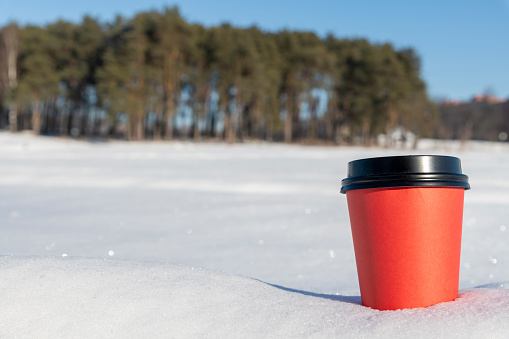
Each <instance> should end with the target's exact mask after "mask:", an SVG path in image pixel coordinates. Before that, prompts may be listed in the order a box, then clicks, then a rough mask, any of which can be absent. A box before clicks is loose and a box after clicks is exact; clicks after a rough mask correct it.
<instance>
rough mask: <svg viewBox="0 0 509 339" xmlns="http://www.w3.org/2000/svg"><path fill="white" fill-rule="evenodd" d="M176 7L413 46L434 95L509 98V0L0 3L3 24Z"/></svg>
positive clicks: (199, 15)
mask: <svg viewBox="0 0 509 339" xmlns="http://www.w3.org/2000/svg"><path fill="white" fill-rule="evenodd" d="M173 5H177V6H178V7H179V8H180V11H181V13H182V15H183V16H184V17H185V18H186V19H187V20H188V21H191V22H197V23H202V24H204V25H206V26H211V25H217V24H220V23H222V22H230V23H232V24H233V25H235V26H240V27H245V26H249V25H253V24H256V25H258V26H259V27H261V28H262V29H265V30H271V31H277V30H281V29H284V28H289V29H298V30H311V31H314V32H316V33H317V34H319V35H320V36H325V34H327V33H328V32H331V33H333V34H334V35H335V36H337V37H364V38H367V39H369V40H370V41H372V42H391V43H392V44H394V45H395V46H396V47H409V46H410V47H413V48H414V49H415V50H416V51H417V52H418V54H419V55H420V56H421V59H422V66H423V67H422V75H423V78H424V80H425V81H426V83H427V85H428V92H429V93H430V95H431V96H432V97H434V98H449V99H460V100H468V99H470V98H471V97H472V96H473V95H474V94H477V93H484V92H486V91H490V92H492V93H494V94H495V95H497V96H500V97H503V98H509V41H508V40H509V0H487V1H480V0H461V1H460V0H448V1H438V0H428V1H408V0H406V1H401V0H385V1H375V0H371V1H368V0H357V1H354V0H350V1H344V0H336V1H333V0H314V1H309V0H308V1H301V0H294V1H288V0H284V1H276V0H272V1H269V0H257V1H256V2H254V1H250V2H242V1H229V0H215V1H204V0H187V1H156V0H144V1H132V0H123V1H118V0H103V1H98V0H88V1H69V0H67V1H61V0H46V1H36V0H26V1H23V0H0V25H3V24H5V23H7V22H8V21H9V20H15V21H17V22H18V23H21V24H27V23H33V24H39V25H44V24H45V23H48V22H52V21H55V20H56V19H58V18H63V19H67V20H71V21H79V20H80V19H81V17H82V16H83V15H84V14H89V15H92V16H95V17H98V18H99V19H101V20H102V21H109V20H111V19H112V18H113V17H114V15H115V14H117V13H119V14H122V15H124V16H132V15H133V14H134V13H136V12H138V11H142V10H150V9H161V8H163V6H173Z"/></svg>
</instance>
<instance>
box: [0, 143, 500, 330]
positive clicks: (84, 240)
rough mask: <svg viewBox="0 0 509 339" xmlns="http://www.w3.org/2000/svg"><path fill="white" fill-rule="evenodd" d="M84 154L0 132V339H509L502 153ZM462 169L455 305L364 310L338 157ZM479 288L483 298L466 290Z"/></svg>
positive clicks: (92, 148) (135, 147)
mask: <svg viewBox="0 0 509 339" xmlns="http://www.w3.org/2000/svg"><path fill="white" fill-rule="evenodd" d="M420 148H421V149H420V150H418V151H403V150H384V149H375V148H372V149H367V148H357V147H342V148H332V147H330V148H328V147H301V146H286V145H270V144H248V145H234V146H227V145H223V144H193V143H179V142H174V143H123V142H108V143H88V142H78V141H72V140H64V139H56V138H34V137H32V136H30V135H28V134H18V135H11V134H9V133H0V230H1V232H0V254H3V255H4V257H2V259H1V260H0V270H1V272H2V273H1V275H0V300H2V307H1V308H0V337H17V336H20V337H34V336H36V337H70V336H75V337H118V336H127V337H140V336H141V335H143V334H145V335H146V334H152V335H156V336H160V337H166V336H170V337H187V336H211V337H221V336H230V337H239V336H240V337H242V336H247V337H281V336H287V337H295V336H310V335H315V336H319V337H322V336H341V337H372V336H374V335H380V336H383V337H394V336H396V337H409V336H412V337H414V336H421V337H430V336H439V337H449V336H450V335H456V336H462V337H464V336H486V337H507V336H508V335H509V322H508V321H507V319H508V314H509V293H508V291H507V286H508V285H509V283H506V282H507V281H509V246H507V243H508V241H509V218H508V217H509V177H507V173H508V170H509V146H507V145H505V144H493V143H471V144H467V145H460V144H458V143H453V142H451V143H437V142H435V141H430V140H425V141H423V142H422V143H421V144H420ZM408 153H419V154H447V155H455V156H458V157H460V158H461V160H462V164H463V171H464V172H465V173H466V174H467V175H469V177H470V183H471V186H472V190H470V191H467V192H466V201H465V213H464V231H463V243H462V246H463V247H462V257H461V273H460V288H461V289H462V291H461V293H460V294H461V295H460V298H459V299H458V300H456V301H454V302H451V303H444V304H440V305H436V306H432V307H429V308H426V309H419V310H403V311H394V312H379V311H375V310H371V309H368V308H365V307H363V306H360V305H359V303H360V298H359V291H358V285H357V277H356V270H355V259H354V254H353V246H352V239H351V235H350V228H349V227H350V226H349V221H348V213H347V208H346V199H345V196H344V195H341V194H339V188H340V181H341V179H343V178H344V177H345V175H346V164H347V162H348V161H350V160H354V159H358V158H364V157H371V156H384V155H398V154H408ZM479 286H484V287H485V288H474V287H479Z"/></svg>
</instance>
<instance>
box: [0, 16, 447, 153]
mask: <svg viewBox="0 0 509 339" xmlns="http://www.w3.org/2000/svg"><path fill="white" fill-rule="evenodd" d="M11 26H12V25H10V26H6V27H4V28H2V32H6V30H7V29H11V30H12V27H11ZM15 29H16V30H18V31H19V32H18V33H19V34H18V37H19V53H18V54H17V66H16V67H17V70H18V79H17V82H16V83H14V84H13V83H12V82H10V83H9V82H8V81H7V78H6V76H5V74H6V69H7V67H8V63H7V57H6V55H7V52H8V51H7V47H6V46H7V45H6V43H5V42H3V40H5V38H3V40H2V41H0V42H2V43H0V74H2V75H4V76H2V77H0V100H2V101H1V105H2V107H3V109H0V114H1V115H2V117H1V124H2V126H3V127H5V126H7V125H8V124H11V125H12V124H15V125H16V126H15V127H16V128H12V126H11V129H12V130H20V129H32V130H33V131H34V133H36V134H39V133H42V134H51V135H71V136H74V137H78V136H88V137H115V138H126V139H128V140H143V139H156V140H160V139H166V140H169V139H173V138H176V137H179V138H194V139H200V138H203V137H208V138H210V137H216V138H223V139H224V140H225V141H227V142H230V143H233V142H236V141H239V140H244V139H263V140H281V141H283V140H284V141H285V142H292V141H302V140H325V141H332V142H334V143H364V144H370V143H372V142H373V140H374V139H375V138H376V136H377V135H378V134H380V133H389V132H390V131H391V130H393V129H394V128H396V127H398V126H402V127H404V128H406V129H408V130H411V131H412V132H414V133H415V134H417V135H418V136H427V135H430V134H431V133H432V130H433V127H434V124H435V123H436V117H437V114H436V108H435V107H434V105H433V104H432V103H431V102H430V100H429V99H428V96H427V93H426V87H425V84H424V82H423V81H422V79H421V75H420V60H419V57H418V56H417V54H416V52H415V51H414V50H412V49H410V48H407V49H395V48H394V47H393V46H392V45H391V44H388V43H385V44H375V43H371V42H369V41H367V40H365V39H338V38H336V37H334V36H332V35H329V36H327V37H326V38H323V39H322V38H320V37H318V36H317V35H316V34H314V33H312V32H299V31H288V30H285V31H281V32H277V33H273V32H264V31H262V30H260V29H259V28H257V27H250V28H236V27H232V26H231V25H229V24H222V25H220V26H216V27H204V26H202V25H198V24H190V23H189V22H187V21H186V20H185V19H183V18H182V17H181V15H180V13H179V11H178V8H176V7H174V8H164V9H163V10H161V11H149V12H141V13H138V14H136V15H135V16H134V17H132V18H123V17H120V16H118V17H116V18H115V19H114V20H113V21H112V22H109V23H101V22H99V21H98V20H97V19H94V18H92V17H88V16H85V17H84V18H83V20H82V21H81V22H80V23H72V22H67V21H63V20H59V21H57V22H54V23H51V24H48V25H46V26H44V27H38V26H25V27H17V26H15ZM4 36H6V34H3V35H2V37H4ZM9 107H17V110H18V113H17V114H18V117H19V118H18V119H17V120H12V121H11V120H9V119H8V118H7V116H8V111H9V109H8V108H9Z"/></svg>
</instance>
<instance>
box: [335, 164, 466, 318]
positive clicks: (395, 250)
mask: <svg viewBox="0 0 509 339" xmlns="http://www.w3.org/2000/svg"><path fill="white" fill-rule="evenodd" d="M469 188H470V186H469V184H468V177H467V176H466V175H464V174H462V173H461V164H460V161H459V159H458V158H454V157H445V156H404V157H383V158H371V159H362V160H357V161H353V162H350V163H349V170H348V178H346V179H344V180H343V181H342V189H341V190H342V192H343V193H346V196H347V201H348V210H349V215H350V224H351V227H352V237H353V242H354V250H355V259H356V264H357V273H358V277H359V286H360V291H361V299H362V304H363V305H364V306H368V307H372V308H375V309H379V310H396V309H403V308H416V307H426V306H430V305H433V304H436V303H440V302H445V301H452V300H454V299H456V298H457V297H458V281H459V266H460V250H461V228H462V219H463V198H464V191H465V189H469Z"/></svg>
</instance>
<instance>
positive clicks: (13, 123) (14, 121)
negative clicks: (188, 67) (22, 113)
mask: <svg viewBox="0 0 509 339" xmlns="http://www.w3.org/2000/svg"><path fill="white" fill-rule="evenodd" d="M17 106H18V104H17V102H13V103H12V104H11V106H10V108H9V129H10V131H11V132H17V131H18V112H17Z"/></svg>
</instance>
